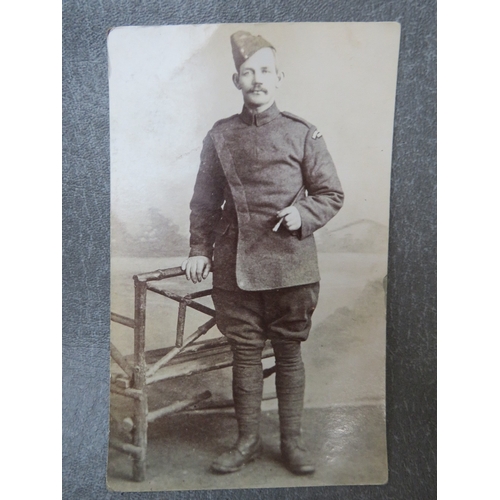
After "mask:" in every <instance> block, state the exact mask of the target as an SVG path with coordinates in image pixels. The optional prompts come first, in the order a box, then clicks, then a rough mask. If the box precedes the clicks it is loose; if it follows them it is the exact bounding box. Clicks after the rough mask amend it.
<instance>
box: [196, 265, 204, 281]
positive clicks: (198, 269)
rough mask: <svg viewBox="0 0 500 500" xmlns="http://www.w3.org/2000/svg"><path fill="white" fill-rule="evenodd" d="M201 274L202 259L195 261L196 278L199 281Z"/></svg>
mask: <svg viewBox="0 0 500 500" xmlns="http://www.w3.org/2000/svg"><path fill="white" fill-rule="evenodd" d="M202 274H203V261H201V260H198V262H197V263H196V280H197V282H198V283H199V282H200V281H201V276H202Z"/></svg>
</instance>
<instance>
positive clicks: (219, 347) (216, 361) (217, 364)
mask: <svg viewBox="0 0 500 500" xmlns="http://www.w3.org/2000/svg"><path fill="white" fill-rule="evenodd" d="M172 349H173V347H169V348H163V349H155V350H151V351H146V352H145V356H146V363H147V365H148V366H149V365H153V364H154V363H156V362H157V361H158V360H159V359H161V358H162V357H163V356H165V355H166V354H168V353H169V352H170V351H171V350H172ZM271 356H274V351H273V348H272V345H271V342H270V341H267V342H266V345H265V347H264V350H263V352H262V358H269V357H271ZM126 359H127V361H128V362H129V363H130V364H133V362H134V360H133V355H130V356H126ZM232 364H233V355H232V353H231V348H230V346H229V344H228V342H227V340H226V339H225V338H224V337H222V338H217V339H210V340H202V341H200V342H194V343H193V344H191V345H189V346H186V348H185V349H184V350H183V351H181V352H180V353H179V354H177V356H175V357H174V358H172V359H171V360H170V361H169V362H168V364H167V365H165V366H163V367H162V368H160V369H159V370H158V371H157V372H156V373H155V376H154V380H153V382H159V381H161V380H167V379H172V378H176V377H183V376H188V375H193V374H195V373H201V372H208V371H211V370H218V369H220V368H226V367H228V366H231V365H232ZM147 383H151V382H150V381H147Z"/></svg>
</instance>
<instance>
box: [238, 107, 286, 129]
mask: <svg viewBox="0 0 500 500" xmlns="http://www.w3.org/2000/svg"><path fill="white" fill-rule="evenodd" d="M279 114H280V110H279V109H278V106H276V103H275V102H273V105H272V106H271V107H270V108H267V109H266V110H265V111H263V112H262V113H255V114H254V113H252V112H251V111H250V110H249V109H248V108H247V107H246V106H243V110H242V111H241V114H240V118H241V120H242V121H243V122H244V123H246V124H247V125H253V124H255V125H256V126H257V127H260V126H261V125H265V124H266V123H269V122H270V121H271V120H274V119H275V118H276V117H277V116H279Z"/></svg>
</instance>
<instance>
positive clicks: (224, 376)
mask: <svg viewBox="0 0 500 500" xmlns="http://www.w3.org/2000/svg"><path fill="white" fill-rule="evenodd" d="M399 39H400V25H399V24H398V23H393V22H380V23H277V24H217V25H216V24H213V25H177V26H120V27H115V28H113V29H111V30H110V32H109V34H108V62H109V67H108V73H109V98H110V140H111V144H110V154H111V158H110V162H111V163H110V171H111V179H110V190H111V191H110V199H111V206H110V211H111V262H110V267H111V292H110V293H111V324H110V352H111V360H110V411H109V453H108V470H107V486H108V489H110V490H113V491H123V492H126V491H172V490H211V489H235V488H280V487H281V488H282V487H303V486H308V487H309V486H335V485H380V484H385V483H386V482H387V481H388V463H387V445H386V421H385V385H386V369H385V361H386V356H385V353H386V343H385V338H386V290H387V262H388V238H389V233H388V231H389V229H388V227H389V206H390V177H391V153H392V140H393V125H394V107H395V96H396V77H397V68H398V52H399Z"/></svg>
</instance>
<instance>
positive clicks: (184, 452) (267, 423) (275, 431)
mask: <svg viewBox="0 0 500 500" xmlns="http://www.w3.org/2000/svg"><path fill="white" fill-rule="evenodd" d="M384 413H385V409H384V407H383V406H382V405H374V404H367V405H349V406H338V407H333V408H309V409H306V410H305V411H304V419H303V435H304V441H305V442H307V444H308V447H309V449H310V451H311V453H312V455H313V457H314V459H315V461H316V466H317V470H316V472H315V474H313V475H311V476H295V475H293V474H292V473H290V472H288V471H287V470H286V469H285V468H284V467H283V465H282V463H281V458H280V452H279V423H278V416H277V412H276V411H275V410H270V411H264V412H263V415H262V423H261V433H262V439H263V442H264V453H263V455H262V456H261V457H260V458H259V459H257V460H255V461H254V462H252V463H250V464H249V465H247V466H246V467H244V468H243V469H242V470H241V471H239V472H236V473H233V474H223V475H221V474H213V473H212V472H211V471H210V463H211V462H212V460H214V459H215V458H216V457H217V455H218V454H219V453H222V452H223V451H224V450H226V449H227V448H228V447H230V446H231V445H232V443H233V441H234V439H235V436H236V421H235V419H234V416H233V415H232V413H230V412H224V413H217V414H214V413H210V414H193V413H192V414H188V415H186V414H184V415H183V414H178V415H176V416H173V417H165V418H164V419H162V420H159V421H157V422H155V423H153V424H151V425H150V428H149V436H148V438H149V442H148V463H147V465H148V472H147V478H146V481H144V482H143V483H135V482H133V481H132V477H131V473H132V459H131V458H129V457H128V456H126V455H123V454H121V453H119V452H116V451H114V450H110V453H109V462H108V488H109V489H110V490H114V491H145V490H146V491H159V490H186V489H230V488H273V487H297V486H298V487H300V486H322V485H347V484H383V483H385V482H386V481H387V455H386V443H385V415H384Z"/></svg>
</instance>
